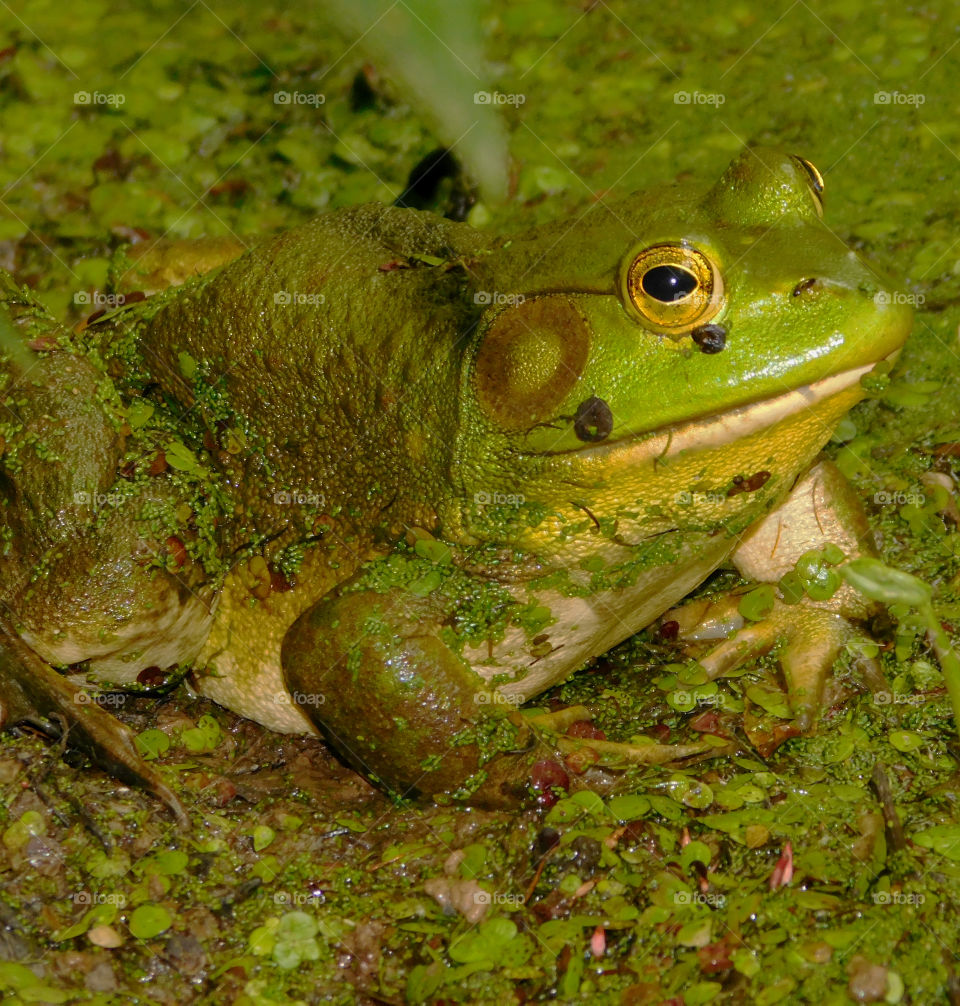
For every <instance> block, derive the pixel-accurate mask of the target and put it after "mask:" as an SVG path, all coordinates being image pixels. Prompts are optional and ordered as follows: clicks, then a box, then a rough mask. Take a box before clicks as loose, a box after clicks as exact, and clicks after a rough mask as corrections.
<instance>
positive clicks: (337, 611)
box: [281, 574, 707, 806]
mask: <svg viewBox="0 0 960 1006" xmlns="http://www.w3.org/2000/svg"><path fill="white" fill-rule="evenodd" d="M362 575H363V574H360V576H361V577H362ZM357 583H358V581H357V580H354V581H349V582H348V583H347V584H345V585H344V586H343V587H342V588H341V592H340V593H339V594H338V595H335V596H331V597H328V598H324V599H323V600H321V601H319V602H318V603H317V604H316V605H315V606H314V607H313V608H311V609H309V610H308V611H306V612H305V613H304V614H303V615H301V616H300V618H299V619H298V620H297V621H296V622H295V623H294V624H293V625H292V626H291V627H290V629H289V630H288V631H287V633H286V635H285V637H284V641H283V647H282V655H281V657H282V664H283V672H284V677H285V681H286V686H287V690H288V691H289V693H290V695H291V696H292V698H293V700H294V701H295V702H296V703H297V704H299V705H300V706H301V708H302V709H303V711H304V712H305V713H307V715H308V716H309V717H310V718H311V720H312V721H313V722H314V724H315V725H316V726H317V727H318V728H319V730H320V731H321V733H323V734H324V735H325V737H326V738H327V740H328V741H329V742H330V743H331V744H332V745H333V746H334V747H335V748H336V749H337V751H338V752H339V753H340V754H341V756H342V757H343V758H344V759H345V760H346V761H348V762H349V763H350V764H352V765H353V767H354V768H356V769H358V770H359V771H361V772H363V773H364V774H365V775H367V776H368V777H370V778H371V779H373V780H375V781H378V782H380V783H381V784H382V785H384V786H385V787H386V788H387V789H388V790H390V791H392V792H394V793H396V794H398V795H400V796H414V795H424V796H429V797H432V798H433V799H436V800H439V801H443V800H445V799H449V798H453V799H462V800H466V801H468V802H469V803H471V804H474V805H478V806H507V805H509V806H515V805H516V804H517V803H518V802H519V801H522V800H523V799H524V797H525V796H527V795H529V792H530V788H531V785H532V783H533V779H532V769H533V766H534V765H535V763H536V762H538V761H543V760H553V759H562V758H563V757H564V755H566V754H569V753H571V752H572V751H575V750H576V749H577V748H579V747H583V746H589V747H592V748H593V749H594V750H595V752H596V754H597V755H598V757H599V759H600V761H601V762H602V763H604V764H606V765H614V766H617V767H624V766H625V765H626V764H629V763H636V762H643V763H651V762H665V761H673V760H676V759H681V758H685V757H687V756H690V755H694V754H699V753H701V752H702V751H704V750H705V749H706V747H707V745H706V744H691V745H685V746H671V745H663V744H649V745H643V746H634V745H630V744H616V743H612V742H602V741H593V740H591V741H586V742H584V741H580V740H575V739H574V738H565V737H561V736H557V734H560V733H562V732H563V731H564V730H565V729H566V727H567V726H569V721H570V720H571V718H572V719H573V720H583V719H588V718H589V717H590V713H589V711H588V710H586V709H585V708H583V707H571V708H570V709H568V710H563V711H561V712H560V713H559V714H547V715H543V716H535V717H529V718H528V717H525V716H524V715H523V714H521V713H520V712H519V711H518V710H517V709H516V707H515V705H513V704H512V703H511V701H510V700H509V699H508V698H506V697H505V696H502V695H500V694H499V693H497V692H492V691H491V690H490V689H489V686H488V685H487V684H486V682H485V681H484V679H483V678H482V677H481V675H480V674H478V673H477V672H476V671H475V670H474V669H473V668H472V667H471V666H470V664H469V663H468V662H467V661H466V660H465V659H463V657H461V656H460V654H459V653H458V652H457V649H456V644H455V642H454V640H453V638H452V635H451V633H452V630H451V625H452V624H453V622H454V620H455V615H456V608H457V602H456V601H454V602H451V600H450V599H449V598H446V599H444V598H443V596H442V592H440V591H437V592H436V593H435V594H430V595H428V596H425V597H424V596H419V595H418V594H417V593H415V592H414V591H411V590H409V589H406V588H404V587H400V586H392V587H391V588H390V590H389V591H388V592H384V593H380V592H377V591H374V590H369V589H363V588H362V587H357ZM461 600H467V599H461Z"/></svg>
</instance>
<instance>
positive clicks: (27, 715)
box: [0, 615, 189, 828]
mask: <svg viewBox="0 0 960 1006" xmlns="http://www.w3.org/2000/svg"><path fill="white" fill-rule="evenodd" d="M24 722H28V723H31V724H33V725H36V726H38V727H39V728H40V729H41V730H42V731H43V732H44V733H47V734H51V735H53V736H55V737H60V736H63V733H64V732H65V733H66V741H67V744H68V745H69V746H70V747H73V748H77V749H79V750H80V751H83V752H84V753H85V754H86V755H87V756H88V757H89V758H90V759H91V760H92V761H93V762H94V763H95V764H96V765H97V766H98V767H99V768H101V769H103V770H104V771H105V772H107V773H108V774H110V775H112V776H113V777H114V778H116V779H120V780H121V781H122V782H125V783H127V784H128V785H133V786H139V787H141V788H142V789H145V790H146V791H147V792H148V793H151V794H152V795H153V796H155V797H156V798H157V799H159V800H161V801H162V802H163V803H165V804H166V805H167V806H168V807H169V808H170V810H171V811H172V813H173V815H174V817H175V818H176V821H177V824H178V825H179V826H180V827H181V828H186V827H187V826H188V825H189V819H188V817H187V813H186V811H185V810H184V808H183V805H182V804H181V802H180V800H179V799H178V798H177V796H176V794H175V793H174V792H173V790H171V789H170V787H169V786H168V785H167V784H166V783H165V782H164V781H163V779H162V778H161V777H160V774H159V773H158V772H157V771H156V770H155V769H153V768H152V767H151V766H150V765H149V764H148V763H147V762H146V761H144V759H143V758H142V757H141V756H140V754H139V753H138V752H137V747H136V743H135V741H134V736H133V733H132V732H131V730H130V729H129V728H128V727H126V726H125V725H124V724H123V723H121V722H120V721H119V720H118V719H116V717H114V716H112V715H111V714H110V713H108V712H106V711H105V710H104V709H101V708H100V706H98V705H97V704H96V703H95V702H91V701H90V699H89V695H88V693H86V692H83V691H82V690H81V689H79V688H77V687H76V686H75V685H72V684H71V683H70V682H69V681H67V680H66V679H65V678H64V677H62V676H61V675H60V674H58V673H57V672H56V671H55V670H54V669H53V668H52V667H50V666H49V665H48V664H47V663H45V662H44V661H43V660H41V659H40V658H39V657H38V656H37V655H36V654H35V653H34V652H33V651H32V650H31V649H30V648H29V647H28V646H27V644H26V643H24V642H23V640H22V639H21V638H20V637H19V636H18V635H17V634H16V632H15V631H14V629H13V626H12V625H11V624H10V623H9V621H8V620H7V619H6V618H5V617H4V616H3V615H0V727H9V726H14V725H15V724H17V723H24Z"/></svg>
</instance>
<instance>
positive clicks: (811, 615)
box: [698, 601, 857, 732]
mask: <svg viewBox="0 0 960 1006" xmlns="http://www.w3.org/2000/svg"><path fill="white" fill-rule="evenodd" d="M856 634H857V632H856V630H855V629H854V627H853V625H852V624H851V622H850V621H849V620H848V619H846V618H844V617H843V616H842V615H838V614H837V613H835V612H832V611H829V610H826V609H823V608H816V607H813V606H808V605H805V604H794V605H788V604H783V603H782V602H780V601H778V602H776V604H775V605H774V608H773V611H772V612H771V613H770V614H769V615H768V616H767V617H766V618H764V619H762V620H760V621H757V622H750V623H747V624H744V625H743V626H742V627H741V628H739V629H736V630H735V631H734V632H733V633H732V635H730V636H729V638H727V639H725V640H723V642H721V643H719V644H718V645H717V646H715V647H713V649H711V650H710V651H709V652H708V653H707V654H705V655H704V656H703V657H701V658H699V661H698V662H699V663H700V665H701V666H702V667H703V669H704V670H705V671H706V673H707V675H708V676H709V677H710V678H711V679H712V678H716V677H719V676H720V675H721V674H724V673H726V672H728V671H732V670H735V669H736V668H738V667H742V666H743V665H744V664H746V663H748V662H749V661H751V660H754V659H755V658H757V657H759V656H762V655H763V654H765V653H768V652H769V651H770V650H772V649H773V648H774V646H776V645H777V644H781V649H780V651H779V654H778V660H779V663H780V667H781V669H782V670H783V673H784V677H785V678H786V684H787V695H788V698H789V701H790V707H791V709H792V710H793V711H794V713H795V714H796V720H797V726H798V727H799V728H800V730H801V731H804V732H806V731H808V730H810V729H811V728H812V726H813V724H814V722H815V721H816V718H817V715H818V713H819V712H820V709H821V706H822V704H823V694H824V687H825V685H826V682H827V680H828V678H829V677H830V673H831V671H832V669H833V665H834V662H835V661H836V659H837V656H838V655H839V653H840V651H841V650H842V649H843V647H844V646H845V645H846V644H847V642H848V641H849V640H850V639H852V638H853V637H854V636H855V635H856Z"/></svg>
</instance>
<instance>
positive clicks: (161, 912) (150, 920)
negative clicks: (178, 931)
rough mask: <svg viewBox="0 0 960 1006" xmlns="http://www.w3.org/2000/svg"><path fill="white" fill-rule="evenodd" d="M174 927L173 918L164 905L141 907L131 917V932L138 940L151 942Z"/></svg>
mask: <svg viewBox="0 0 960 1006" xmlns="http://www.w3.org/2000/svg"><path fill="white" fill-rule="evenodd" d="M172 925H173V918H172V916H171V915H170V913H169V912H168V911H167V910H166V909H165V908H164V907H163V905H140V907H139V908H135V909H134V910H133V913H132V914H131V916H130V923H129V926H130V932H131V933H132V934H133V935H134V936H136V937H137V939H138V940H150V939H153V937H154V936H159V935H160V934H161V933H165V932H166V931H167V930H168V929H169V928H170V927H171V926H172Z"/></svg>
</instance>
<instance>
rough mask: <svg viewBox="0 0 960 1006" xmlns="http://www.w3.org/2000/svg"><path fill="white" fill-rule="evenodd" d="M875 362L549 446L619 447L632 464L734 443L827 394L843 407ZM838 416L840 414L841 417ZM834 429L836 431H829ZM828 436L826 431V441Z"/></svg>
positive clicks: (600, 451)
mask: <svg viewBox="0 0 960 1006" xmlns="http://www.w3.org/2000/svg"><path fill="white" fill-rule="evenodd" d="M875 366H876V361H874V362H872V363H868V364H865V365H864V366H862V367H854V368H853V369H852V370H844V371H841V372H840V373H839V374H831V375H830V376H829V377H825V378H823V379H822V380H820V381H814V383H813V384H806V385H803V386H802V387H800V388H794V389H792V390H791V391H788V392H786V393H785V394H782V395H776V396H775V397H773V398H765V399H761V400H760V401H758V402H751V403H750V404H749V405H741V406H739V407H738V408H736V409H730V410H729V411H727V412H721V413H719V414H717V415H713V416H703V417H701V418H700V419H693V420H690V421H688V422H685V423H674V424H672V425H670V426H665V427H663V428H662V429H660V430H657V431H656V432H655V433H653V434H649V433H646V434H640V435H638V436H634V437H629V436H628V437H624V438H623V439H621V440H616V441H613V442H611V443H606V444H598V445H597V446H596V447H587V448H582V447H581V448H578V449H576V450H575V451H551V452H547V453H548V454H552V455H554V456H557V455H563V454H571V453H575V454H576V455H577V456H578V457H580V458H600V457H608V458H609V457H610V456H611V455H612V454H615V453H618V452H620V451H629V453H630V460H631V463H636V462H640V461H645V460H651V461H652V460H654V459H658V460H663V459H665V458H669V457H672V456H673V455H675V454H680V453H681V452H683V451H688V450H698V451H701V450H705V449H708V448H712V447H723V446H725V445H726V444H731V443H735V442H737V441H740V440H743V439H744V438H745V437H748V436H750V434H751V433H756V432H758V431H760V430H764V429H767V428H769V427H771V426H775V425H776V424H777V423H779V422H780V421H781V420H783V419H786V418H787V417H789V416H793V415H796V414H797V413H799V412H803V411H804V410H806V411H808V412H818V411H820V410H819V408H818V406H820V405H822V404H823V403H824V402H826V401H827V400H828V399H831V398H834V397H835V396H840V395H842V396H843V398H844V403H845V404H844V408H843V409H842V410H841V411H842V412H845V411H846V410H847V409H849V408H851V407H852V406H853V405H855V404H856V403H857V402H858V401H859V400H860V399H861V398H862V397H863V390H862V389H861V387H860V378H861V377H863V375H864V374H868V373H870V371H871V370H873V368H874V367H875ZM837 418H839V415H838V417H837ZM831 432H832V430H831ZM826 439H827V437H826V436H824V440H826Z"/></svg>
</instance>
